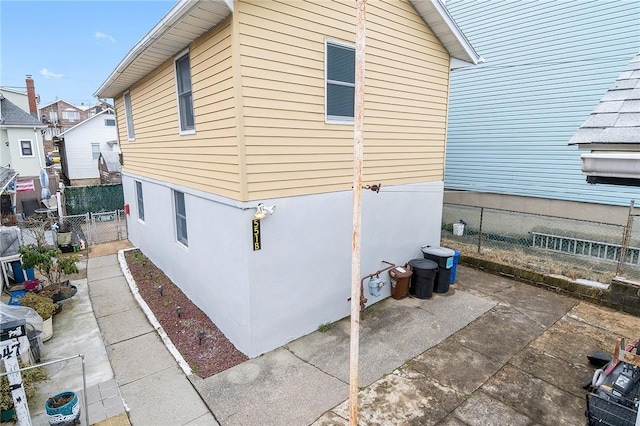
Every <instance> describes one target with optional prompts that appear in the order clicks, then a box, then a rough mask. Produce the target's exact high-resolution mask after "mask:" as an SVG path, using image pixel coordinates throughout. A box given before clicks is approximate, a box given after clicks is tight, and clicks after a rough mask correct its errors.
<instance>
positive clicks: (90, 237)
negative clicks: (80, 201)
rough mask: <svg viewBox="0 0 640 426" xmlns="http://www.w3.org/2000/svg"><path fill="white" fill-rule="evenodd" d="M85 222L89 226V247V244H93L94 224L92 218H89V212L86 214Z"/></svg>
mask: <svg viewBox="0 0 640 426" xmlns="http://www.w3.org/2000/svg"><path fill="white" fill-rule="evenodd" d="M84 220H85V223H86V224H87V234H89V235H87V247H88V246H89V244H93V224H92V223H91V218H90V217H89V212H87V213H85V214H84Z"/></svg>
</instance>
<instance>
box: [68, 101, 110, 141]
mask: <svg viewBox="0 0 640 426" xmlns="http://www.w3.org/2000/svg"><path fill="white" fill-rule="evenodd" d="M109 111H110V112H111V114H113V115H115V111H114V110H113V109H111V108H107V109H103V110H102V111H100V112H99V113H97V114H96V115H94V116H93V117H89V118H87V119H86V120H84V121H81V122H79V123H78V124H76V125H75V126H73V127H70V128H68V129H67V130H65V131H64V132H62V133H60V134H59V135H58V137H60V136H62V135H66V134H67V133H69V132H70V131H72V130H73V129H76V128H78V127H80V126H82V125H83V124H85V123H86V122H88V121H91V120H93V119H94V118H96V117H99V116H101V115H102V114H106V113H107V112H109Z"/></svg>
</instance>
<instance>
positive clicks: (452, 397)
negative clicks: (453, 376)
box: [332, 370, 465, 426]
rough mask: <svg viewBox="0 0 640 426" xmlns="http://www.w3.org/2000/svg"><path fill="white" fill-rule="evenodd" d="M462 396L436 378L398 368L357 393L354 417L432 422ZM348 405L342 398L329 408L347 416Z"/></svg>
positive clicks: (371, 422) (395, 422)
mask: <svg viewBox="0 0 640 426" xmlns="http://www.w3.org/2000/svg"><path fill="white" fill-rule="evenodd" d="M464 398H465V396H464V395H463V394H461V393H458V392H456V391H455V390H454V389H452V388H447V387H445V386H442V385H441V384H439V383H438V382H436V381H433V380H430V379H428V378H427V379H426V380H425V377H424V376H422V375H418V376H416V375H415V374H414V373H412V372H410V371H409V372H407V371H404V370H399V371H395V372H394V373H392V374H389V375H387V376H385V377H383V378H382V379H380V380H378V381H377V382H375V383H374V384H373V385H371V386H370V387H368V388H367V389H365V390H364V391H361V392H360V394H359V401H358V412H359V414H358V419H359V422H360V424H365V425H402V424H404V425H425V426H429V425H435V424H437V423H438V422H439V421H440V420H442V419H444V418H445V417H446V416H447V415H448V414H449V413H450V412H451V411H452V410H454V409H455V408H456V407H457V406H458V405H460V404H461V403H462V402H463V401H464ZM348 407H349V405H348V401H345V402H343V403H342V404H340V405H339V406H338V407H336V408H334V409H333V410H332V411H333V412H335V413H336V414H338V415H339V416H340V417H343V418H348Z"/></svg>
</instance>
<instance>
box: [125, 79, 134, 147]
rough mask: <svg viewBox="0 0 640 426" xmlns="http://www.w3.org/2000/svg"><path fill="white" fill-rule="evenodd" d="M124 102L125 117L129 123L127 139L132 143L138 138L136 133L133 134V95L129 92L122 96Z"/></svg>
mask: <svg viewBox="0 0 640 426" xmlns="http://www.w3.org/2000/svg"><path fill="white" fill-rule="evenodd" d="M122 97H123V100H124V117H125V120H126V121H127V139H129V140H130V141H132V140H134V139H135V138H136V135H135V133H134V132H133V114H132V112H131V94H130V93H129V91H126V92H124V95H122Z"/></svg>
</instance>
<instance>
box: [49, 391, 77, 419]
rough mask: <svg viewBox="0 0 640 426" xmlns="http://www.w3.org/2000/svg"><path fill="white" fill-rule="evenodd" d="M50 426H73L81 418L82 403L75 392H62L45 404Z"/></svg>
mask: <svg viewBox="0 0 640 426" xmlns="http://www.w3.org/2000/svg"><path fill="white" fill-rule="evenodd" d="M44 408H45V411H46V412H47V417H48V418H49V424H50V425H51V426H55V425H71V424H75V423H76V422H77V421H78V419H79V418H80V402H79V400H78V395H77V394H76V393H75V392H73V391H65V392H61V393H59V394H57V395H54V396H52V397H50V398H49V399H47V401H46V402H45V404H44Z"/></svg>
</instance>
